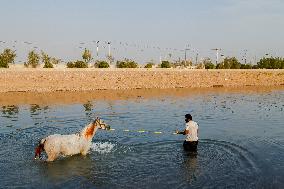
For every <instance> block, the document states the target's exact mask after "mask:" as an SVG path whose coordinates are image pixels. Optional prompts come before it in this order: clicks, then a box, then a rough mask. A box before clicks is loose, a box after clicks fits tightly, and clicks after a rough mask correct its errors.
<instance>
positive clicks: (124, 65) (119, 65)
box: [116, 59, 138, 68]
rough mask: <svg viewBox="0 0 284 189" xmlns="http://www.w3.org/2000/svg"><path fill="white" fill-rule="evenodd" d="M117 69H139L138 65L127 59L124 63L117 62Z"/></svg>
mask: <svg viewBox="0 0 284 189" xmlns="http://www.w3.org/2000/svg"><path fill="white" fill-rule="evenodd" d="M116 67H117V68H137V67H138V64H137V63H136V62H135V61H133V60H130V59H125V60H123V61H117V62H116Z"/></svg>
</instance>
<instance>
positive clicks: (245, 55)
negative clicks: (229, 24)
mask: <svg viewBox="0 0 284 189" xmlns="http://www.w3.org/2000/svg"><path fill="white" fill-rule="evenodd" d="M247 52H248V50H247V49H245V50H244V55H243V59H244V62H245V64H247Z"/></svg>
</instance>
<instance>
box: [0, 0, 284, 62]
mask: <svg viewBox="0 0 284 189" xmlns="http://www.w3.org/2000/svg"><path fill="white" fill-rule="evenodd" d="M0 4H1V6H0V23H1V29H0V41H5V42H6V43H5V44H3V43H0V50H2V49H3V48H4V47H10V48H12V47H13V46H15V47H14V48H15V49H17V53H18V58H17V60H18V61H20V60H24V59H25V58H26V54H27V52H28V51H29V50H31V49H32V48H33V47H34V46H36V47H39V49H43V50H45V51H46V52H48V53H49V54H51V55H53V56H57V57H60V58H62V59H63V60H66V61H68V60H72V59H78V58H80V53H81V51H82V49H81V48H85V47H87V48H90V49H91V50H93V52H95V43H93V42H92V41H97V40H100V51H99V55H100V58H104V57H105V54H107V45H106V44H104V42H105V41H111V42H112V49H111V51H112V53H113V55H114V57H115V58H116V59H121V58H124V57H128V58H132V59H135V60H137V61H139V62H141V63H143V62H145V61H148V60H151V59H153V60H154V61H158V60H159V57H160V56H161V57H162V58H167V57H169V54H172V59H177V58H179V57H181V58H183V56H184V55H183V52H181V49H184V48H185V47H186V46H189V48H190V49H192V50H190V51H189V52H188V54H189V55H188V56H189V57H191V58H192V59H194V57H195V56H196V54H197V53H198V54H199V58H200V57H204V56H209V57H212V58H214V52H213V51H211V50H210V49H212V48H216V47H218V48H221V49H222V52H221V53H222V54H224V55H225V56H233V55H234V56H237V57H239V58H240V59H241V58H242V56H243V54H244V53H243V52H244V50H245V49H247V50H248V53H247V54H248V59H250V60H253V59H254V58H255V57H257V58H259V57H261V56H263V55H264V54H265V53H269V54H271V55H273V56H284V43H283V39H284V24H283V23H284V11H283V10H284V1H283V0H269V1H268V0H200V1H196V0H143V1H142V0H140V1H138V0H81V1H79V0H9V1H5V0H1V3H0ZM15 40H17V42H14V41H15ZM24 41H29V42H32V43H33V44H32V45H26V44H25V43H23V42H24ZM82 42H83V43H84V44H80V43H82ZM79 47H81V48H79ZM158 47H159V49H158ZM174 49H175V50H174Z"/></svg>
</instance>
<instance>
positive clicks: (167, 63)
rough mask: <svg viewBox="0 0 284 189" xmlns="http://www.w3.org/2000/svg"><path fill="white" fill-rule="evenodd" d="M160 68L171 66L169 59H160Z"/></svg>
mask: <svg viewBox="0 0 284 189" xmlns="http://www.w3.org/2000/svg"><path fill="white" fill-rule="evenodd" d="M161 68H171V63H170V62H169V61H162V63H161Z"/></svg>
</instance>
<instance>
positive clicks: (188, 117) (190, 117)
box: [184, 114, 192, 122]
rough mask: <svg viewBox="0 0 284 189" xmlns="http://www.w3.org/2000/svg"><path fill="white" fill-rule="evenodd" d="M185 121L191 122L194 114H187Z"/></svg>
mask: <svg viewBox="0 0 284 189" xmlns="http://www.w3.org/2000/svg"><path fill="white" fill-rule="evenodd" d="M184 117H185V122H189V121H191V120H192V116H191V115H190V114H185V116H184Z"/></svg>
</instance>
